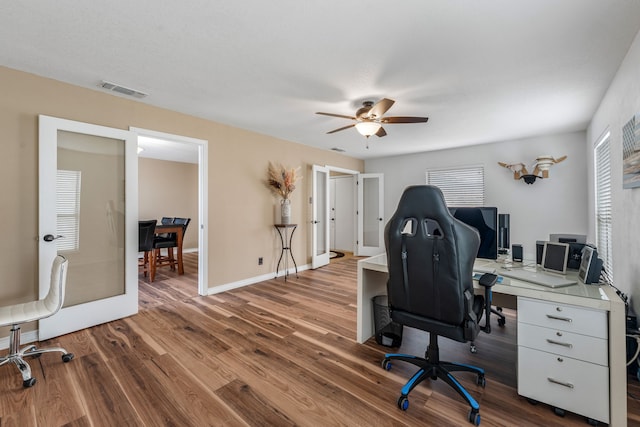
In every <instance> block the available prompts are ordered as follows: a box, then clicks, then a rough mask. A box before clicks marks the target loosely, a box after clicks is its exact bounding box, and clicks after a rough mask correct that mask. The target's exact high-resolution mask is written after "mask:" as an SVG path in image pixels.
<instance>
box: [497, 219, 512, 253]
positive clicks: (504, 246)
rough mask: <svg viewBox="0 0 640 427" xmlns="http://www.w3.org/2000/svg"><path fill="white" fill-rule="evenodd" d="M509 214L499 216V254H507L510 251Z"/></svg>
mask: <svg viewBox="0 0 640 427" xmlns="http://www.w3.org/2000/svg"><path fill="white" fill-rule="evenodd" d="M509 222H510V221H509V214H499V215H498V253H501V254H506V253H507V251H508V249H509Z"/></svg>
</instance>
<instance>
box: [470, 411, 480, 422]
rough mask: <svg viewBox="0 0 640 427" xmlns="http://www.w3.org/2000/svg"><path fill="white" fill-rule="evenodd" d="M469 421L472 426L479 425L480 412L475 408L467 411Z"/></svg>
mask: <svg viewBox="0 0 640 427" xmlns="http://www.w3.org/2000/svg"><path fill="white" fill-rule="evenodd" d="M469 422H470V423H471V424H473V425H474V426H479V425H480V414H479V413H478V411H477V410H475V409H472V410H470V411H469Z"/></svg>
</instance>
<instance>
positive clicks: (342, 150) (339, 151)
mask: <svg viewBox="0 0 640 427" xmlns="http://www.w3.org/2000/svg"><path fill="white" fill-rule="evenodd" d="M331 150H332V151H337V152H338V153H344V152H345V150H344V149H343V148H338V147H333V148H332V149H331Z"/></svg>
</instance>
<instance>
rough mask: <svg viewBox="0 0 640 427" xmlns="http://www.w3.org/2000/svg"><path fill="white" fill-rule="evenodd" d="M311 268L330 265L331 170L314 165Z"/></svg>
mask: <svg viewBox="0 0 640 427" xmlns="http://www.w3.org/2000/svg"><path fill="white" fill-rule="evenodd" d="M312 170H313V172H312V173H313V183H312V185H313V190H312V191H313V193H312V202H313V203H312V210H313V213H312V218H311V229H312V232H311V233H312V236H311V246H312V251H313V253H312V255H311V268H318V267H322V266H323V265H327V264H329V246H330V240H329V230H330V226H329V219H330V215H329V168H327V167H324V166H318V165H313V168H312Z"/></svg>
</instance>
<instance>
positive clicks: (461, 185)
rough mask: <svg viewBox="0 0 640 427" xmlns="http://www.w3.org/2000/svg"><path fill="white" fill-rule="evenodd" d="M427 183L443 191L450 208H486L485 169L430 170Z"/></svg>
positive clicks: (477, 167)
mask: <svg viewBox="0 0 640 427" xmlns="http://www.w3.org/2000/svg"><path fill="white" fill-rule="evenodd" d="M426 183H427V184H429V185H435V186H436V187H439V188H440V190H442V193H443V194H444V200H445V201H446V202H447V205H448V206H459V207H463V206H484V167H483V166H468V167H462V168H447V169H429V170H427V173H426Z"/></svg>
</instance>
